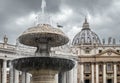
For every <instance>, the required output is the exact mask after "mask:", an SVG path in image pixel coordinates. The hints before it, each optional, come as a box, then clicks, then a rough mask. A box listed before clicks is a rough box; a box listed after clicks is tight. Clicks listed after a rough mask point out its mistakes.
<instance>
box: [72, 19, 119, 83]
mask: <svg viewBox="0 0 120 83" xmlns="http://www.w3.org/2000/svg"><path fill="white" fill-rule="evenodd" d="M103 34H104V33H103ZM72 45H73V47H72V48H73V51H74V52H73V53H74V54H76V55H77V57H78V60H77V61H78V66H77V68H78V71H77V83H120V44H117V42H116V40H115V39H114V38H112V37H109V38H108V40H107V41H105V39H103V40H102V41H101V40H100V38H99V37H98V35H97V34H96V33H95V32H93V31H92V30H91V29H90V26H89V23H88V22H87V19H85V22H84V23H83V26H82V30H81V31H80V32H79V33H77V34H76V36H75V37H74V39H73V41H72Z"/></svg>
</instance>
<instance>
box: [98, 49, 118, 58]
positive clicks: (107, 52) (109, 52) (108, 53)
mask: <svg viewBox="0 0 120 83" xmlns="http://www.w3.org/2000/svg"><path fill="white" fill-rule="evenodd" d="M104 56H105V57H107V56H108V57H110V56H111V57H117V56H119V57H120V53H118V52H116V51H114V50H112V49H108V50H105V51H103V52H101V53H99V54H97V56H96V57H104Z"/></svg>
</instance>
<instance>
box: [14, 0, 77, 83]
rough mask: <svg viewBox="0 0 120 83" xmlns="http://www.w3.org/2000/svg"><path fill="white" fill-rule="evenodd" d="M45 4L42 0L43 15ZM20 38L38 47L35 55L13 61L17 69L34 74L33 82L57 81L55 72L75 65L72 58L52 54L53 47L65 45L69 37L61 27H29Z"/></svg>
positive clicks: (66, 69) (28, 44) (21, 41)
mask: <svg viewBox="0 0 120 83" xmlns="http://www.w3.org/2000/svg"><path fill="white" fill-rule="evenodd" d="M45 6H46V2H45V0H42V6H41V8H42V15H43V14H44V7H45ZM44 16H45V15H44ZM18 39H19V42H20V43H21V44H24V45H27V46H32V47H37V50H36V52H35V56H32V57H22V58H18V59H14V60H13V61H12V64H13V67H14V68H15V69H17V70H20V71H23V72H29V73H31V74H32V80H31V83H55V74H57V73H59V72H65V71H69V70H71V69H72V68H73V67H74V65H75V63H74V61H73V60H71V59H66V58H61V57H54V56H51V55H50V48H51V47H57V46H61V45H64V44H66V43H68V41H69V39H68V37H67V36H66V35H65V34H64V33H63V32H62V31H61V30H60V29H58V28H53V27H52V26H51V25H50V24H48V23H45V22H44V24H43V23H42V24H40V23H39V24H37V25H36V26H34V27H31V28H28V29H27V30H26V31H25V32H23V34H22V35H21V36H19V38H18Z"/></svg>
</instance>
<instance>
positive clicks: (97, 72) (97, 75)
mask: <svg viewBox="0 0 120 83" xmlns="http://www.w3.org/2000/svg"><path fill="white" fill-rule="evenodd" d="M96 83H99V65H98V63H96Z"/></svg>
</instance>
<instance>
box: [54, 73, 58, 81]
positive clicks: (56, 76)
mask: <svg viewBox="0 0 120 83" xmlns="http://www.w3.org/2000/svg"><path fill="white" fill-rule="evenodd" d="M55 83H58V74H56V75H55Z"/></svg>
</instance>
